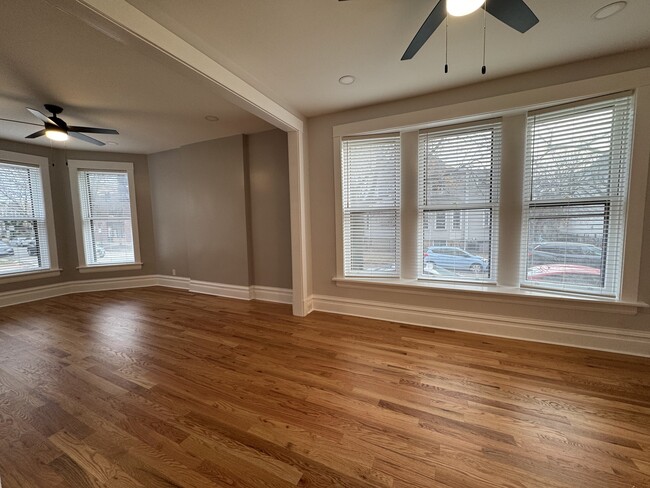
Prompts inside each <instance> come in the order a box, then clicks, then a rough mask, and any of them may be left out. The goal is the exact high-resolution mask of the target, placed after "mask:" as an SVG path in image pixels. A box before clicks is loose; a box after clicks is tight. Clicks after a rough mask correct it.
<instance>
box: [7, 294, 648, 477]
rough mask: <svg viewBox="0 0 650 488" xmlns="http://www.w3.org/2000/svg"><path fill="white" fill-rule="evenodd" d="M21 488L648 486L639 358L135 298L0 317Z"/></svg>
mask: <svg viewBox="0 0 650 488" xmlns="http://www.w3.org/2000/svg"><path fill="white" fill-rule="evenodd" d="M0 479H1V480H2V487H3V488H14V487H24V486H25V487H30V488H31V487H47V488H50V487H73V488H83V487H93V488H96V487H104V486H106V487H122V486H124V487H131V486H132V487H141V486H144V487H161V488H179V487H183V488H185V487H196V488H204V487H214V486H218V487H222V486H228V487H231V486H235V487H245V488H258V487H268V488H274V487H278V488H282V487H285V488H288V487H292V486H297V487H317V488H320V487H322V488H325V487H347V488H370V487H384V488H407V487H408V488H432V487H433V488H474V487H476V488H479V487H480V488H484V487H504V486H507V487H513V488H514V487H517V488H575V487H577V486H585V487H587V486H588V487H590V488H619V487H620V488H622V487H626V488H631V487H635V488H641V487H645V486H648V487H650V360H649V359H643V358H638V357H630V356H624V355H620V354H613V353H605V352H595V351H587V350H580V349H572V348H568V347H562V346H553V345H548V344H533V343H527V342H522V341H516V340H512V339H499V338H494V337H485V336H480V335H471V334H464V333H460V332H454V331H446V330H439V329H427V328H419V327H413V326H408V325H402V324H395V323H390V322H380V321H375V320H369V319H362V318H355V317H349V316H342V315H336V314H326V313H322V312H317V313H313V314H311V315H309V316H308V317H303V318H300V317H294V316H293V315H291V310H290V307H289V306H287V305H281V304H270V303H261V302H255V301H253V302H247V301H240V300H229V299H223V298H218V297H213V296H207V295H196V294H192V293H187V292H182V291H176V290H170V289H164V288H156V287H152V288H143V289H131V290H121V291H112V292H97V293H86V294H83V295H69V296H63V297H58V298H54V299H50V300H43V301H38V302H33V303H27V304H22V305H17V306H12V307H7V308H4V309H1V310H0Z"/></svg>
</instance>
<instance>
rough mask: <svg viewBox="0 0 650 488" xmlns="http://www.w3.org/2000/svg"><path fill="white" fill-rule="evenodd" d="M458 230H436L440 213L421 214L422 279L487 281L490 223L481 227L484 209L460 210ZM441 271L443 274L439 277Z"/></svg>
mask: <svg viewBox="0 0 650 488" xmlns="http://www.w3.org/2000/svg"><path fill="white" fill-rule="evenodd" d="M458 212H459V213H460V214H461V216H462V217H461V222H462V224H463V225H462V226H461V228H460V229H439V228H437V227H436V221H437V218H438V216H439V215H440V214H441V213H444V212H437V211H434V210H432V211H425V212H423V222H422V227H423V246H422V247H423V261H422V269H421V274H422V275H423V276H424V277H432V278H438V279H459V280H468V279H469V280H487V279H489V278H490V257H491V256H492V247H491V246H492V244H491V236H492V234H493V230H492V229H491V224H490V220H488V221H487V225H484V224H485V222H486V220H485V217H484V212H485V210H483V209H475V210H460V211H458ZM441 268H443V269H444V271H445V272H444V273H443V274H442V275H441V273H440V272H441Z"/></svg>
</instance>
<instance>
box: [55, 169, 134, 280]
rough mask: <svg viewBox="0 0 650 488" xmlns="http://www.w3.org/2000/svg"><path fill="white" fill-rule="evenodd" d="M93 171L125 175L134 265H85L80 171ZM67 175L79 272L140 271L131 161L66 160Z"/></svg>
mask: <svg viewBox="0 0 650 488" xmlns="http://www.w3.org/2000/svg"><path fill="white" fill-rule="evenodd" d="M80 170H91V171H92V170H96V171H104V172H116V173H117V172H119V173H126V175H127V180H128V184H129V203H130V207H131V232H132V236H133V258H134V262H133V263H114V264H113V263H106V264H105V263H102V264H88V263H87V262H86V254H85V251H84V250H85V243H84V230H83V214H82V210H81V193H80V189H79V177H78V174H79V171H80ZM68 175H69V177H70V193H71V196H72V211H73V215H74V227H75V237H76V243H77V259H78V263H79V265H78V267H77V269H78V270H79V272H80V273H91V272H96V271H126V270H136V269H142V260H141V255H140V237H139V234H138V211H137V204H136V193H135V176H134V165H133V163H131V162H119V161H90V160H81V159H75V160H72V159H71V160H68Z"/></svg>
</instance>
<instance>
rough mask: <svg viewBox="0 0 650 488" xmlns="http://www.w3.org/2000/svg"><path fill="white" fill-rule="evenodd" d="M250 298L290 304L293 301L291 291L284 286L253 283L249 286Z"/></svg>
mask: <svg viewBox="0 0 650 488" xmlns="http://www.w3.org/2000/svg"><path fill="white" fill-rule="evenodd" d="M251 300H261V301H263V302H275V303H286V304H291V303H292V302H293V292H292V291H291V290H289V289H286V288H274V287H272V286H260V285H253V286H251Z"/></svg>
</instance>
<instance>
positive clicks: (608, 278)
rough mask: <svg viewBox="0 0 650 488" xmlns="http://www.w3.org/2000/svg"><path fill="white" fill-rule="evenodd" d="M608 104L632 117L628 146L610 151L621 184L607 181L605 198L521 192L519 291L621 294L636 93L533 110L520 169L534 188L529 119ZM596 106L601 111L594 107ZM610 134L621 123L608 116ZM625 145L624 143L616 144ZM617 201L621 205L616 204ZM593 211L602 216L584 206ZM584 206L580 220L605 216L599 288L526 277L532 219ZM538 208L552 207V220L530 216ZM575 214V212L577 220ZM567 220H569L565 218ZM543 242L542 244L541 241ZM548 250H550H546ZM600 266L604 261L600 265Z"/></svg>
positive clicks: (567, 251)
mask: <svg viewBox="0 0 650 488" xmlns="http://www.w3.org/2000/svg"><path fill="white" fill-rule="evenodd" d="M610 102H611V104H612V106H614V105H618V107H617V108H614V109H613V110H614V111H616V110H621V108H620V107H621V106H626V107H627V108H629V113H627V114H625V115H627V116H628V117H629V116H631V121H632V122H631V124H630V128H629V133H628V134H627V137H626V139H625V141H624V142H625V144H626V147H625V148H623V153H625V154H621V152H620V151H621V148H616V149H612V151H613V152H615V153H616V156H614V157H613V160H612V158H610V162H609V166H608V167H609V168H610V171H611V169H612V167H613V168H614V170H615V171H616V169H619V170H624V171H625V173H624V179H623V182H622V184H621V183H620V175H619V178H611V179H610V182H609V189H608V194H607V195H594V196H588V197H560V198H558V197H552V198H533V195H532V193H531V194H530V195H529V194H528V193H529V190H530V191H531V192H532V189H529V188H524V192H523V194H524V197H523V202H522V203H523V208H522V228H521V240H522V245H521V251H522V252H521V258H520V283H519V285H520V286H521V287H522V288H533V289H542V290H549V291H554V290H555V291H559V292H561V293H572V294H573V293H575V294H578V295H580V294H584V295H588V296H598V297H603V298H607V297H609V298H613V299H618V297H619V296H620V294H621V288H622V282H623V273H624V268H625V262H624V261H625V257H624V251H625V237H626V234H627V230H628V222H627V216H628V205H627V197H628V194H629V189H630V184H629V175H630V172H631V166H632V146H633V140H632V136H633V133H634V126H635V117H636V113H635V94H634V93H633V92H632V91H626V92H618V93H612V94H608V95H604V96H602V97H593V98H589V99H586V100H582V101H579V102H575V103H569V104H557V105H551V106H549V107H547V108H544V109H542V110H536V111H531V112H529V113H528V114H527V127H526V130H527V137H526V140H527V142H526V144H525V146H526V158H525V160H524V162H523V165H524V180H525V181H526V180H530V183H531V185H532V184H533V176H534V175H533V173H532V171H533V169H532V167H531V166H529V165H532V164H533V160H532V157H533V156H532V155H531V154H529V150H532V149H531V148H530V147H529V146H528V142H530V140H531V139H532V137H533V135H532V133H533V132H532V131H533V122H531V119H533V118H534V116H535V115H538V114H555V113H557V112H562V111H565V110H567V109H576V112H570V113H569V114H568V115H567V116H568V117H573V116H575V114H576V113H580V110H581V109H585V110H586V111H591V110H603V109H605V108H606V107H607V104H608V103H610ZM594 107H599V108H594ZM612 122H613V125H612V128H611V131H612V134H614V133H618V131H621V128H620V127H617V125H618V124H621V122H622V120H621V119H620V118H616V117H615V116H614V115H612ZM618 142H623V140H621V141H618ZM616 202H619V203H618V204H616ZM590 206H591V207H597V206H602V212H597V213H594V214H593V215H589V213H588V212H590V211H591V212H595V210H588V209H587V207H590ZM580 207H585V210H583V212H585V213H584V214H580V215H581V216H583V217H589V216H600V215H601V214H602V218H603V228H604V230H603V233H604V234H605V235H607V238H606V241H604V243H603V244H604V248H603V251H604V252H603V253H602V254H601V255H600V257H601V260H602V259H605V261H604V267H603V264H601V274H602V273H603V272H604V275H605V276H604V280H603V281H602V282H601V284H602V285H601V287H599V288H598V287H591V286H587V285H578V284H576V285H573V288H569V287H567V286H566V284H564V285H560V284H557V285H553V284H545V283H544V282H537V281H536V280H530V279H528V274H527V269H526V265H527V258H526V254H527V253H526V252H524V248H525V247H528V246H530V242H528V240H529V237H530V236H529V229H530V227H529V226H530V225H531V221H532V220H534V219H535V218H537V219H551V218H559V219H561V218H563V216H562V215H561V211H562V209H568V208H580ZM613 208H616V209H617V211H616V212H614V211H613V210H612V209H613ZM536 209H549V210H550V209H556V214H557V216H556V217H549V216H545V217H542V216H540V217H534V214H535V210H536ZM577 215H578V214H576V216H577ZM564 218H566V219H569V218H570V217H564ZM542 244H543V243H542ZM610 248H614V249H615V250H616V251H617V252H613V253H610V252H609V249H610ZM569 249H570V248H566V247H564V251H565V253H564V254H566V255H571V252H570V251H569ZM560 251H562V249H558V254H560V253H561V252H560ZM547 252H548V251H547ZM608 254H612V258H611V259H610V258H609V256H607V255H608ZM601 263H602V261H601Z"/></svg>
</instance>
